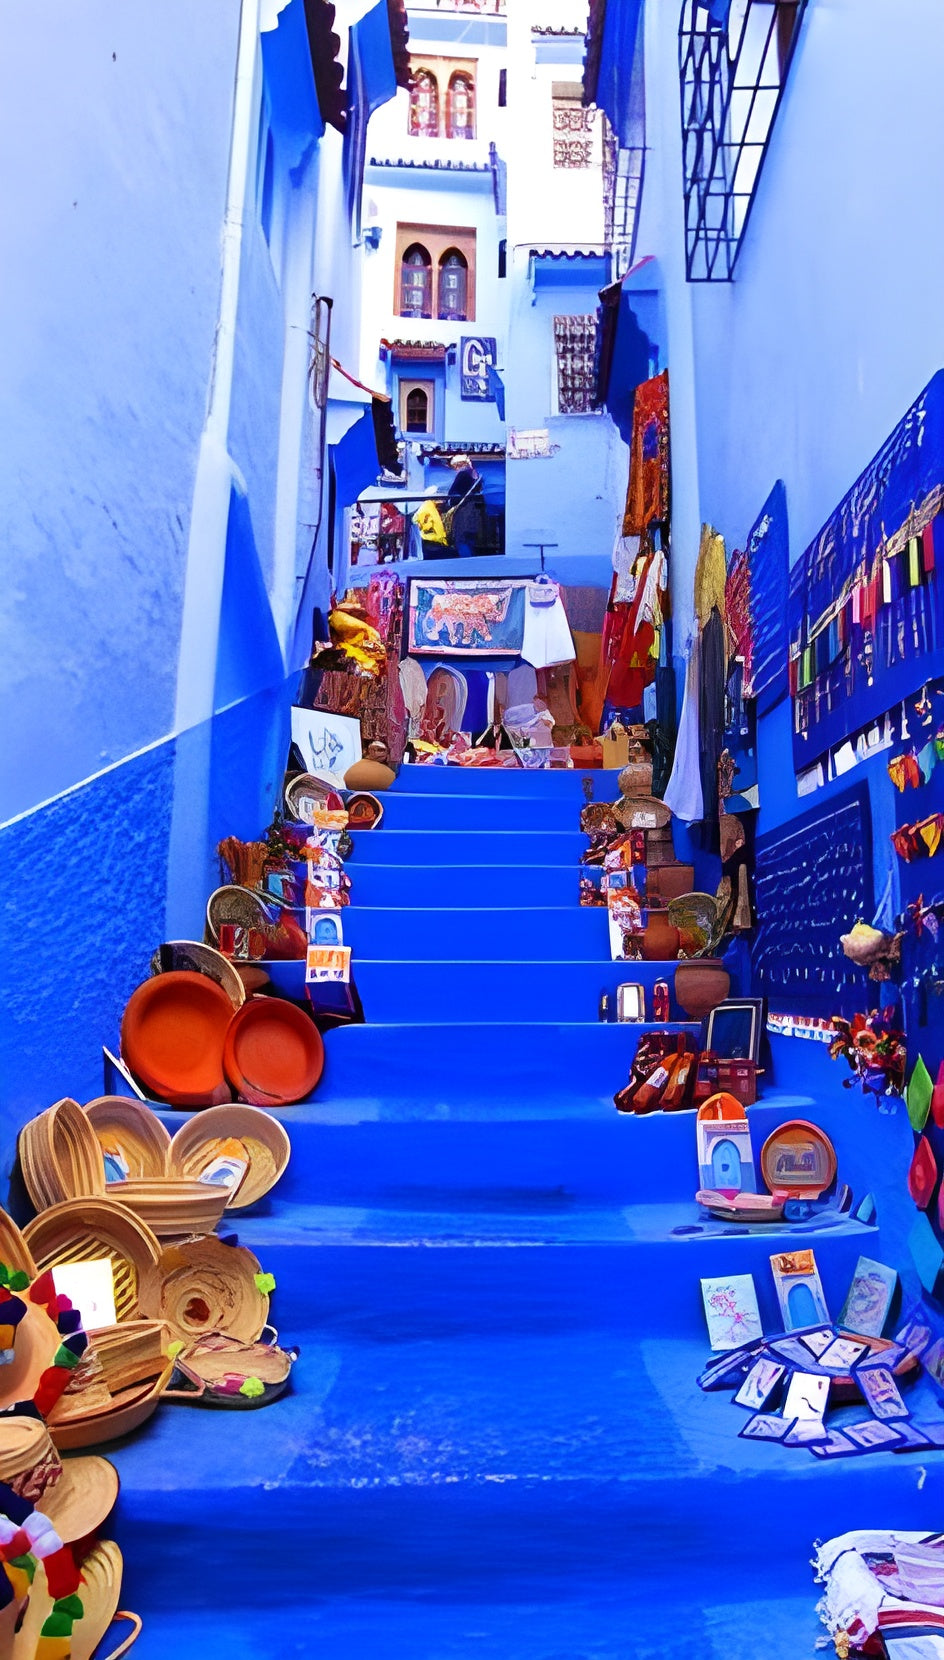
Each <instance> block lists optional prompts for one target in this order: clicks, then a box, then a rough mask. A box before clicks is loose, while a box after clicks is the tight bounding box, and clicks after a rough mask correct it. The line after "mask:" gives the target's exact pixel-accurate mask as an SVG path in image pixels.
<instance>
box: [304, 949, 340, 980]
mask: <svg viewBox="0 0 944 1660" xmlns="http://www.w3.org/2000/svg"><path fill="white" fill-rule="evenodd" d="M350 978H351V947H350V946H349V945H310V946H309V947H308V958H307V963H306V967H305V980H306V983H307V984H309V985H311V984H313V983H315V982H316V981H324V980H331V981H335V982H337V983H340V984H342V985H347V984H348V982H349V981H350Z"/></svg>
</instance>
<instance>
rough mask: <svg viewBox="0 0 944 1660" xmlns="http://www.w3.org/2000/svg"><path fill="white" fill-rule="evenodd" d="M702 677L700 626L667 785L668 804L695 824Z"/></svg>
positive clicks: (699, 798)
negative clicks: (699, 696)
mask: <svg viewBox="0 0 944 1660" xmlns="http://www.w3.org/2000/svg"><path fill="white" fill-rule="evenodd" d="M700 678H701V636H700V634H699V633H698V630H697V629H696V630H695V633H694V635H693V637H692V640H691V644H690V645H689V649H688V668H687V670H686V673H685V697H684V700H683V702H682V716H681V719H680V721H679V728H678V737H677V739H676V743H675V760H674V761H673V763H672V772H671V776H670V778H669V782H668V783H667V785H666V787H665V795H664V797H663V799H664V801H665V804H666V806H667V807H668V808H670V809H671V811H672V812H673V813H674V814H675V817H676V818H679V819H681V820H682V823H683V824H694V823H695V822H696V820H698V819H700V818H701V816H702V810H703V807H702V793H701V768H700V766H699V760H698V689H699V682H700Z"/></svg>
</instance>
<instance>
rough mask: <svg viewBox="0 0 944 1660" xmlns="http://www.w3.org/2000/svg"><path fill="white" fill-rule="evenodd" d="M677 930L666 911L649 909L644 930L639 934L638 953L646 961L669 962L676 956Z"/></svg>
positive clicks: (677, 944) (677, 945)
mask: <svg viewBox="0 0 944 1660" xmlns="http://www.w3.org/2000/svg"><path fill="white" fill-rule="evenodd" d="M678 948H679V931H678V929H677V928H673V926H672V924H671V922H670V921H669V917H668V913H667V912H666V911H650V912H649V921H648V922H647V924H646V928H645V932H644V933H642V934H641V935H640V936H639V951H640V955H641V956H642V957H643V958H644V960H645V961H646V962H647V963H657V962H658V963H665V962H671V961H672V960H673V958H675V957H677V956H678Z"/></svg>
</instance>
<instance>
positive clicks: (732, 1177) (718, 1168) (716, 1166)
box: [711, 1139, 741, 1193]
mask: <svg viewBox="0 0 944 1660" xmlns="http://www.w3.org/2000/svg"><path fill="white" fill-rule="evenodd" d="M711 1185H712V1187H714V1188H725V1187H728V1188H730V1187H733V1188H736V1189H737V1191H738V1192H739V1193H740V1191H741V1155H740V1153H739V1152H738V1150H737V1148H736V1147H735V1145H734V1142H733V1141H728V1140H727V1139H725V1140H724V1141H716V1142H715V1144H714V1146H713V1147H712V1149H711Z"/></svg>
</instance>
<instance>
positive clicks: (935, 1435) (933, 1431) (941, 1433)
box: [895, 1418, 944, 1447]
mask: <svg viewBox="0 0 944 1660" xmlns="http://www.w3.org/2000/svg"><path fill="white" fill-rule="evenodd" d="M895 1428H896V1429H897V1430H900V1432H901V1433H902V1434H905V1433H906V1432H907V1431H908V1430H910V1429H916V1430H918V1431H919V1433H920V1434H921V1435H923V1436H924V1437H925V1439H926V1440H927V1441H928V1442H929V1443H930V1445H931V1446H932V1447H944V1418H922V1420H921V1422H920V1424H915V1423H907V1424H896V1425H895Z"/></svg>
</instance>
